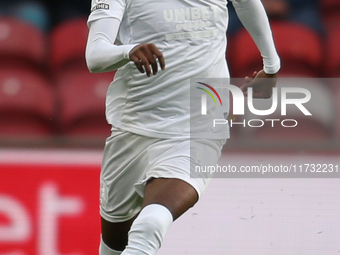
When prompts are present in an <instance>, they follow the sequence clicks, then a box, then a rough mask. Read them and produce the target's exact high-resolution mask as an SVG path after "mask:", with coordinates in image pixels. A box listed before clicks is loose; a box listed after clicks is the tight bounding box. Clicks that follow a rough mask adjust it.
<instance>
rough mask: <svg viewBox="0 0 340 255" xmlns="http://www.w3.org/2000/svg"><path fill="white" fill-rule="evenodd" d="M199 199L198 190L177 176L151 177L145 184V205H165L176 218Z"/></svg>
mask: <svg viewBox="0 0 340 255" xmlns="http://www.w3.org/2000/svg"><path fill="white" fill-rule="evenodd" d="M197 200H198V194H197V191H196V190H195V188H194V187H193V186H192V185H190V184H189V183H187V182H186V181H183V180H181V179H176V178H151V179H150V180H149V181H148V182H147V184H146V186H145V191H144V200H143V206H146V205H148V204H161V205H164V206H165V207H167V208H168V209H169V210H170V212H171V214H172V216H173V218H174V220H175V219H177V218H178V217H179V216H181V215H182V214H183V213H184V212H185V211H187V210H188V209H189V208H190V207H192V206H193V205H194V204H195V203H196V202H197Z"/></svg>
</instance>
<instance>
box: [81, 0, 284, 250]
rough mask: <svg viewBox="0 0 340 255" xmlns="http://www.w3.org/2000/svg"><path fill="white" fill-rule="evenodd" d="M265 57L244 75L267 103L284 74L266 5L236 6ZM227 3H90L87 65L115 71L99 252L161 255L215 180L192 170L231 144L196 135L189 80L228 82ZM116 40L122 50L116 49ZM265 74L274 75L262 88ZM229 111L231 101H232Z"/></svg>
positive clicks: (247, 0) (241, 2)
mask: <svg viewBox="0 0 340 255" xmlns="http://www.w3.org/2000/svg"><path fill="white" fill-rule="evenodd" d="M233 3H234V6H235V8H236V10H237V13H238V16H239V17H240V19H241V20H242V22H243V24H244V26H245V27H246V28H247V29H248V31H249V32H250V34H251V35H252V37H253V39H254V40H255V42H256V45H257V47H258V49H259V51H260V52H261V55H262V57H263V62H264V68H263V70H261V71H259V72H255V73H254V77H253V78H247V79H246V83H245V85H244V86H243V88H242V89H243V90H244V91H245V90H246V88H247V87H249V86H252V87H253V89H254V92H255V93H256V95H257V96H258V97H270V96H271V93H272V92H271V90H272V87H273V86H275V83H276V73H277V72H278V70H279V69H280V59H279V57H278V55H277V53H276V50H275V46H274V42H273V39H272V34H271V30H270V27H269V23H268V19H267V17H266V13H265V10H264V8H263V6H262V4H261V2H260V0H233ZM226 5H227V1H226V0H173V1H150V0H93V1H92V12H91V14H90V16H89V19H88V26H89V37H88V42H87V48H86V60H87V65H88V68H89V70H90V71H91V72H106V71H112V70H116V69H118V71H117V72H116V75H115V78H114V81H113V82H112V83H111V84H110V87H109V89H108V92H107V98H106V116H107V120H108V122H109V123H110V124H111V125H112V135H111V136H110V137H109V138H108V139H107V141H106V145H105V149H104V156H103V162H102V170H101V176H100V214H101V218H102V238H101V244H100V248H99V250H100V251H99V253H100V255H116V254H122V255H132V254H150V255H151V254H156V252H157V250H158V249H159V248H160V246H161V243H162V241H163V238H164V235H165V233H166V231H167V230H168V228H169V226H170V225H171V223H172V222H173V221H174V220H176V219H177V218H178V217H179V216H180V215H182V214H183V213H184V212H185V211H186V210H188V209H189V208H190V207H192V206H193V205H194V204H195V203H196V202H197V201H198V200H199V198H200V196H201V195H202V193H203V192H204V190H205V188H206V186H207V185H208V183H209V178H204V176H203V177H202V178H190V166H191V165H195V164H201V165H203V164H204V165H216V164H217V161H218V159H219V157H220V155H221V150H222V147H223V145H224V143H225V142H226V139H228V138H229V130H228V128H227V127H226V128H225V129H224V130H220V131H219V132H215V133H211V132H210V133H208V132H207V130H204V127H203V128H202V130H200V127H195V128H196V134H198V136H197V137H191V136H190V110H189V108H190V107H189V104H188V101H189V87H190V79H192V78H226V79H227V78H229V72H228V67H227V63H226V60H225V50H226V46H227V42H226V30H227V25H228V12H227V7H226ZM115 42H116V44H114V43H115ZM259 78H270V81H271V82H267V83H266V85H265V86H264V85H262V84H261V83H260V82H259V80H260V79H259ZM227 105H228V104H227Z"/></svg>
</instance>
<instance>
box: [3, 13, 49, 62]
mask: <svg viewBox="0 0 340 255" xmlns="http://www.w3.org/2000/svg"><path fill="white" fill-rule="evenodd" d="M45 60H46V41H45V36H44V34H43V33H42V32H41V31H40V30H39V29H38V28H36V27H35V26H33V25H30V24H27V23H25V22H23V21H20V20H17V19H14V18H7V17H0V65H1V66H6V67H8V66H9V65H12V66H18V64H25V63H27V64H26V65H27V66H29V65H32V64H35V65H43V64H44V62H45Z"/></svg>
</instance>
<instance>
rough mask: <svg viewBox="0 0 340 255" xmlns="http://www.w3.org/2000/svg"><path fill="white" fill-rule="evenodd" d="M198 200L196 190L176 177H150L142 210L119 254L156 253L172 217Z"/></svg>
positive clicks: (181, 212) (178, 214) (177, 215)
mask: <svg viewBox="0 0 340 255" xmlns="http://www.w3.org/2000/svg"><path fill="white" fill-rule="evenodd" d="M197 200H198V194H197V192H196V190H195V189H194V188H193V187H192V186H191V185H190V184H188V183H187V182H185V181H183V180H180V179H176V178H153V179H150V180H149V181H148V182H147V184H146V187H145V191H144V202H143V209H142V210H141V212H140V213H139V215H138V217H137V218H136V220H135V221H134V223H133V224H132V226H131V230H130V232H129V242H128V245H127V247H126V249H125V250H124V252H123V253H122V255H138V254H148V255H152V254H156V252H157V251H158V249H159V248H160V246H161V244H162V241H163V238H164V236H165V234H166V232H167V230H168V228H169V227H170V225H171V223H172V222H173V220H175V219H177V218H178V217H179V216H180V215H182V214H183V213H184V212H185V211H187V210H188V209H189V208H190V207H192V206H193V205H194V204H195V203H196V202H197Z"/></svg>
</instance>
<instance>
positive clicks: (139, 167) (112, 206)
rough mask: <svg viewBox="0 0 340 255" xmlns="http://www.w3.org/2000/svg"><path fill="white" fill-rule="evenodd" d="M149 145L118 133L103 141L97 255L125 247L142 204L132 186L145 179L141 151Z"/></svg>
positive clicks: (113, 253) (115, 252)
mask: <svg viewBox="0 0 340 255" xmlns="http://www.w3.org/2000/svg"><path fill="white" fill-rule="evenodd" d="M153 142H154V141H153V140H152V139H145V138H144V137H141V136H138V135H134V134H131V133H129V132H125V131H122V130H118V129H114V132H113V134H112V136H111V137H110V138H108V139H107V142H106V145H105V149H104V156H103V162H102V170H101V175H100V214H101V218H102V235H101V243H100V248H99V254H100V255H119V254H120V253H121V251H122V250H124V248H125V246H126V244H127V236H128V231H129V230H130V227H131V224H132V222H133V220H134V219H135V217H136V215H137V214H138V212H139V211H140V210H141V208H142V202H143V200H142V198H141V197H140V195H139V194H137V193H136V190H135V188H134V184H135V183H136V182H139V181H140V180H142V179H143V178H144V177H145V173H144V170H143V169H146V168H147V167H146V165H145V163H144V162H147V160H146V154H145V148H147V147H148V146H149V145H150V144H152V143H153Z"/></svg>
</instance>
